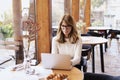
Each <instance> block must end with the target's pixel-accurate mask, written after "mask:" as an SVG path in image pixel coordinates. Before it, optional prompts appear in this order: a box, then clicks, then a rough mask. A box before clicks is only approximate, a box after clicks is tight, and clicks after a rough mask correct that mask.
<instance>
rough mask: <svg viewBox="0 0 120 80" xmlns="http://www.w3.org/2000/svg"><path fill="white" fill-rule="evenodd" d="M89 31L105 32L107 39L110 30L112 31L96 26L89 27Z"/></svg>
mask: <svg viewBox="0 0 120 80" xmlns="http://www.w3.org/2000/svg"><path fill="white" fill-rule="evenodd" d="M87 29H88V30H89V31H103V32H104V34H105V35H104V37H105V38H106V39H107V33H108V30H110V29H111V27H107V26H94V27H87ZM107 47H108V46H107V43H106V44H105V51H106V48H107Z"/></svg>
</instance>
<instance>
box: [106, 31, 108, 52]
mask: <svg viewBox="0 0 120 80" xmlns="http://www.w3.org/2000/svg"><path fill="white" fill-rule="evenodd" d="M105 38H106V39H107V30H105ZM107 48H108V45H107V43H105V52H106V49H107Z"/></svg>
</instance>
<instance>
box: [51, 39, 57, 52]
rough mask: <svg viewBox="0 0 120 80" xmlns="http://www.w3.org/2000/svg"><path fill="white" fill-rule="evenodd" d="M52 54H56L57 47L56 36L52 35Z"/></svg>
mask: <svg viewBox="0 0 120 80" xmlns="http://www.w3.org/2000/svg"><path fill="white" fill-rule="evenodd" d="M51 53H52V54H58V47H57V41H56V37H53V39H52V50H51Z"/></svg>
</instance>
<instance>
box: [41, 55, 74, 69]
mask: <svg viewBox="0 0 120 80" xmlns="http://www.w3.org/2000/svg"><path fill="white" fill-rule="evenodd" d="M70 60H71V58H70V56H69V55H63V54H50V53H42V54H41V64H42V66H43V67H44V68H47V69H63V70H71V68H72V65H71V61H70Z"/></svg>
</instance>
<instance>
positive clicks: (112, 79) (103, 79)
mask: <svg viewBox="0 0 120 80" xmlns="http://www.w3.org/2000/svg"><path fill="white" fill-rule="evenodd" d="M84 80H120V76H111V75H107V74H99V73H84Z"/></svg>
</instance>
